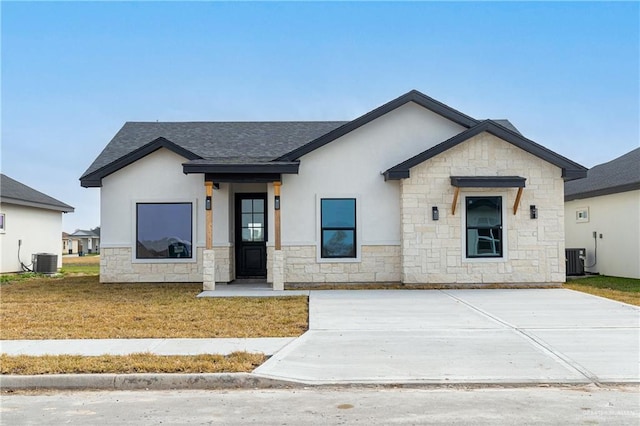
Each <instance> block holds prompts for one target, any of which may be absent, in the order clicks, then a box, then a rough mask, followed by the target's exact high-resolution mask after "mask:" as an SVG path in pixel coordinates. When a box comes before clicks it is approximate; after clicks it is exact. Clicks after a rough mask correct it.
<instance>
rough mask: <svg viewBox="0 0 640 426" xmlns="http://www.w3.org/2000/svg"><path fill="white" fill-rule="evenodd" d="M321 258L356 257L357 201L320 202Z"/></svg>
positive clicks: (337, 199) (349, 199)
mask: <svg viewBox="0 0 640 426" xmlns="http://www.w3.org/2000/svg"><path fill="white" fill-rule="evenodd" d="M320 221H321V228H322V229H321V240H322V241H321V257H323V258H355V257H356V200H355V199H354V198H323V199H322V200H320Z"/></svg>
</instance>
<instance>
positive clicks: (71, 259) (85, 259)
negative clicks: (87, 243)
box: [62, 255, 100, 267]
mask: <svg viewBox="0 0 640 426" xmlns="http://www.w3.org/2000/svg"><path fill="white" fill-rule="evenodd" d="M65 265H100V255H87V256H62V266H63V267H64V266H65Z"/></svg>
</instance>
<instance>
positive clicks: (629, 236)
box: [565, 190, 640, 279]
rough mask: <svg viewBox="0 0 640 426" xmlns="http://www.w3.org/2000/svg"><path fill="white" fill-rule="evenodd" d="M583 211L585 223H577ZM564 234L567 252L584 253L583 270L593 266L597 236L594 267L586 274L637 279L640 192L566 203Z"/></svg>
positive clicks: (639, 245) (639, 260) (639, 250)
mask: <svg viewBox="0 0 640 426" xmlns="http://www.w3.org/2000/svg"><path fill="white" fill-rule="evenodd" d="M585 209H588V219H587V220H578V219H577V218H576V212H577V211H578V210H585ZM565 232H566V246H567V247H568V248H585V249H586V250H587V252H586V254H587V258H586V260H585V266H590V265H593V264H594V263H595V262H596V259H595V244H596V241H594V238H593V232H596V233H597V245H598V251H597V263H595V265H594V266H592V267H591V268H585V269H586V270H587V271H589V272H598V273H600V274H603V275H611V276H616V277H628V278H638V279H640V190H636V191H627V192H620V193H617V194H609V195H602V196H599V197H591V198H584V199H580V200H572V201H568V202H566V203H565ZM600 234H602V238H600Z"/></svg>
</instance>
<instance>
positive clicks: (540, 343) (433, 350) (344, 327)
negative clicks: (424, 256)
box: [254, 289, 640, 384]
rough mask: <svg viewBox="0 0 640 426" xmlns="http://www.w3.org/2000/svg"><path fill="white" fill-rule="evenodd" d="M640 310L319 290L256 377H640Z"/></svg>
mask: <svg viewBox="0 0 640 426" xmlns="http://www.w3.org/2000/svg"><path fill="white" fill-rule="evenodd" d="M639 321H640V309H639V308H637V307H633V306H630V305H626V304H623V303H618V302H614V301H611V300H607V299H602V298H599V297H595V296H590V295H587V294H584V293H579V292H574V291H571V290H562V289H540V290H539V289H531V290H522V289H519V290H378V291H336V290H331V291H312V292H311V293H310V296H309V325H310V327H309V328H310V329H309V331H308V332H307V333H305V334H304V335H303V336H301V337H300V338H298V339H296V340H295V341H293V342H292V343H290V344H289V345H287V346H286V347H285V348H284V349H283V350H281V351H280V352H278V353H277V354H276V355H274V356H273V357H272V358H271V359H269V360H268V361H267V362H266V363H265V364H263V365H262V366H260V367H259V368H257V369H256V370H255V372H254V373H255V374H257V375H260V376H264V377H270V378H278V379H286V380H294V381H299V382H304V383H310V384H330V383H408V384H410V383H438V384H443V383H452V384H453V383H485V384H486V383H495V384H531V383H638V382H640V362H639V357H640V355H639V354H640V328H639V326H640V324H639Z"/></svg>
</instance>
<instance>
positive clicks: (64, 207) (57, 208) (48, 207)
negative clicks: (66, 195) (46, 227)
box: [0, 196, 75, 213]
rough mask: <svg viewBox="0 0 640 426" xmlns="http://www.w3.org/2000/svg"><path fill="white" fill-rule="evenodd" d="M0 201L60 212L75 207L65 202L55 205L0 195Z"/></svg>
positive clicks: (68, 211)
mask: <svg viewBox="0 0 640 426" xmlns="http://www.w3.org/2000/svg"><path fill="white" fill-rule="evenodd" d="M0 203H5V204H14V205H17V206H25V207H35V208H38V209H44V210H53V211H57V212H62V213H73V212H74V211H75V209H74V208H73V207H71V206H69V205H67V204H64V205H56V204H46V203H37V202H34V201H27V200H20V199H17V198H11V197H6V196H4V197H0Z"/></svg>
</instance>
